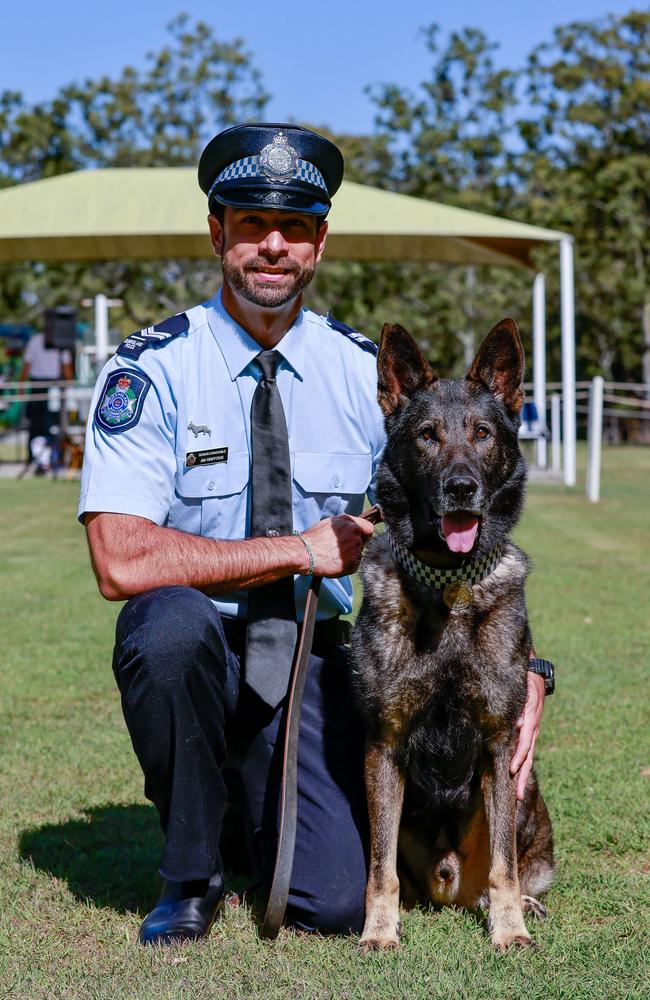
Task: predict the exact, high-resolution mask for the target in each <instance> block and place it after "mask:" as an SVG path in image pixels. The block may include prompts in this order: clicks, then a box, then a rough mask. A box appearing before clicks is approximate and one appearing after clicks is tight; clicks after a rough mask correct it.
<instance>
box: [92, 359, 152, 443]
mask: <svg viewBox="0 0 650 1000" xmlns="http://www.w3.org/2000/svg"><path fill="white" fill-rule="evenodd" d="M150 385H151V381H150V379H148V378H147V376H146V375H140V374H138V373H136V372H134V371H129V370H127V369H125V368H120V369H119V370H118V371H116V372H111V374H110V375H109V376H108V378H107V379H106V385H105V386H104V389H103V392H102V394H101V396H100V398H99V402H98V403H97V408H96V410H95V423H96V424H97V426H98V427H101V428H102V429H103V430H105V431H108V432H109V433H111V434H115V433H117V432H118V431H126V430H128V429H129V427H135V425H136V424H137V422H138V420H139V419H140V414H141V413H142V406H143V404H144V401H145V397H146V395H147V393H148V391H149V387H150Z"/></svg>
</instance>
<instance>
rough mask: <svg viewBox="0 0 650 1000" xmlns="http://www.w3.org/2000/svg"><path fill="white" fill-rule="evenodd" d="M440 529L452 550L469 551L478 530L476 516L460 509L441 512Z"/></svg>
mask: <svg viewBox="0 0 650 1000" xmlns="http://www.w3.org/2000/svg"><path fill="white" fill-rule="evenodd" d="M442 531H443V534H444V536H445V540H446V542H447V545H448V547H449V548H450V549H451V551H452V552H469V551H470V550H471V548H472V546H473V545H474V540H475V538H476V532H477V531H478V517H476V516H475V515H474V514H468V513H467V512H466V511H462V510H461V511H456V513H454V514H443V516H442Z"/></svg>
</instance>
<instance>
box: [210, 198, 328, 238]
mask: <svg viewBox="0 0 650 1000" xmlns="http://www.w3.org/2000/svg"><path fill="white" fill-rule="evenodd" d="M208 211H209V212H210V215H214V216H215V218H216V219H217V221H218V222H219V225H220V226H221V228H222V229H223V224H224V221H225V218H226V206H225V205H222V204H221V202H220V201H216V199H214V198H211V199H210V201H209V202H208ZM326 218H327V216H326V215H314V219H315V220H316V232H318V230H319V229H320V227H321V226H322V225H323V223H324V222H325V219H326Z"/></svg>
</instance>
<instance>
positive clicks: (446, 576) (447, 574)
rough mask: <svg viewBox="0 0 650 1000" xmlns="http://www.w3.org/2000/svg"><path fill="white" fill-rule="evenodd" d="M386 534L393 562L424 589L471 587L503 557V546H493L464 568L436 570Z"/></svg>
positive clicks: (492, 569) (487, 574) (388, 532)
mask: <svg viewBox="0 0 650 1000" xmlns="http://www.w3.org/2000/svg"><path fill="white" fill-rule="evenodd" d="M387 534H388V542H389V545H390V550H391V552H392V554H393V559H394V560H395V562H398V563H399V564H400V566H401V567H402V569H405V570H406V572H407V573H408V574H409V576H412V577H413V579H414V580H417V581H418V583H423V584H424V585H425V586H426V587H435V588H436V590H443V589H444V588H445V587H446V586H447V585H448V584H450V583H466V584H468V585H469V586H470V587H472V586H474V584H475V583H480V582H481V580H484V579H485V578H486V577H488V576H489V575H490V573H493V572H494V570H495V569H496V568H497V566H498V565H499V563H500V562H501V559H502V557H503V546H502V545H495V546H494V548H493V549H490V551H489V552H486V554H485V555H484V556H481V558H480V559H477V560H474V559H472V560H469V561H468V564H467V565H466V566H459V567H458V569H436V567H435V566H427V564H426V563H423V562H421V561H420V560H419V559H416V557H415V556H414V555H413V553H412V552H409V550H408V549H405V548H404V547H403V546H401V545H400V544H399V542H396V541H395V539H394V538H393V536H392V534H391V533H390V531H387Z"/></svg>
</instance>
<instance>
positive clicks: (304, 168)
mask: <svg viewBox="0 0 650 1000" xmlns="http://www.w3.org/2000/svg"><path fill="white" fill-rule="evenodd" d="M247 177H265V178H267V179H268V178H269V175H268V173H267V172H266V171H265V170H264V169H263V167H262V163H261V156H259V155H258V156H244V157H242V159H241V160H235V162H234V163H231V164H229V165H228V166H227V167H224V169H223V170H222V171H221V173H220V174H219V175H218V177H217V179H216V180H215V181H214V183H213V184H212V186H211V188H210V190H209V191H208V198H210V196H211V195H212V193H213V191H214V190H215V188H216V187H217V186H218V185H219V184H223V182H224V181H234V180H240V179H241V178H247ZM273 180H275V181H277V182H278V183H280V184H286V183H288V182H289V181H293V180H299V181H304V182H305V183H306V184H311V185H313V187H317V188H320V189H321V190H322V191H324V192H325V194H328V191H327V184H326V183H325V178H324V177H323V175H322V174H321V172H320V170H319V169H318V167H315V166H314V164H313V163H310V162H309V160H296V168H295V171H293V173H292V174H290V175H289V176H287V177H279V176H278V177H273ZM328 196H329V195H328Z"/></svg>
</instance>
